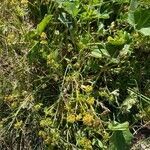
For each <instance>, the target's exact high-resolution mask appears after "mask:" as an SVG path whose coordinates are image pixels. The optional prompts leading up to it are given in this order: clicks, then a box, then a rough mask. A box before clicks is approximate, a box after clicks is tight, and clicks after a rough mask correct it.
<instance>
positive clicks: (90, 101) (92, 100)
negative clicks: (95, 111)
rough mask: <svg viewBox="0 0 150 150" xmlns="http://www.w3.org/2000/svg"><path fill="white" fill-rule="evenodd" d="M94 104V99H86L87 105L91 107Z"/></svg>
mask: <svg viewBox="0 0 150 150" xmlns="http://www.w3.org/2000/svg"><path fill="white" fill-rule="evenodd" d="M94 102H95V98H94V97H89V98H88V99H87V103H88V104H89V105H93V104H94Z"/></svg>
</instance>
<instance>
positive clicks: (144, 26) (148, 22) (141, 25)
mask: <svg viewBox="0 0 150 150" xmlns="http://www.w3.org/2000/svg"><path fill="white" fill-rule="evenodd" d="M128 23H129V24H131V25H132V26H133V27H134V28H135V29H136V30H137V31H139V32H141V33H142V34H143V35H145V36H150V9H138V10H136V11H130V12H129V14H128Z"/></svg>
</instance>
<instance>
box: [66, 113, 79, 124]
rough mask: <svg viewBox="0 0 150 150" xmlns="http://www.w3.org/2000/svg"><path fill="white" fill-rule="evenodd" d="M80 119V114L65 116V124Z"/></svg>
mask: <svg viewBox="0 0 150 150" xmlns="http://www.w3.org/2000/svg"><path fill="white" fill-rule="evenodd" d="M81 119H82V114H78V115H74V114H70V115H68V116H67V122H70V123H74V122H75V121H79V120H81Z"/></svg>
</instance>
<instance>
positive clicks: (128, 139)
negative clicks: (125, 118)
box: [122, 129, 133, 144]
mask: <svg viewBox="0 0 150 150" xmlns="http://www.w3.org/2000/svg"><path fill="white" fill-rule="evenodd" d="M122 134H123V136H124V139H125V141H126V143H127V144H130V143H131V141H132V139H133V135H132V133H131V132H130V130H129V129H128V130H125V131H122Z"/></svg>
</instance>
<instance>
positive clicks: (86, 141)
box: [79, 137, 92, 150]
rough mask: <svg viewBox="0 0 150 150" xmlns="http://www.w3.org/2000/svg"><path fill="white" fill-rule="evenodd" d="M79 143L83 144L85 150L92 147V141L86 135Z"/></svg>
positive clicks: (89, 149)
mask: <svg viewBox="0 0 150 150" xmlns="http://www.w3.org/2000/svg"><path fill="white" fill-rule="evenodd" d="M79 145H80V146H82V147H83V148H84V149H85V150H91V149H92V142H91V141H90V140H89V139H87V138H86V137H83V138H81V139H80V140H79Z"/></svg>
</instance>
